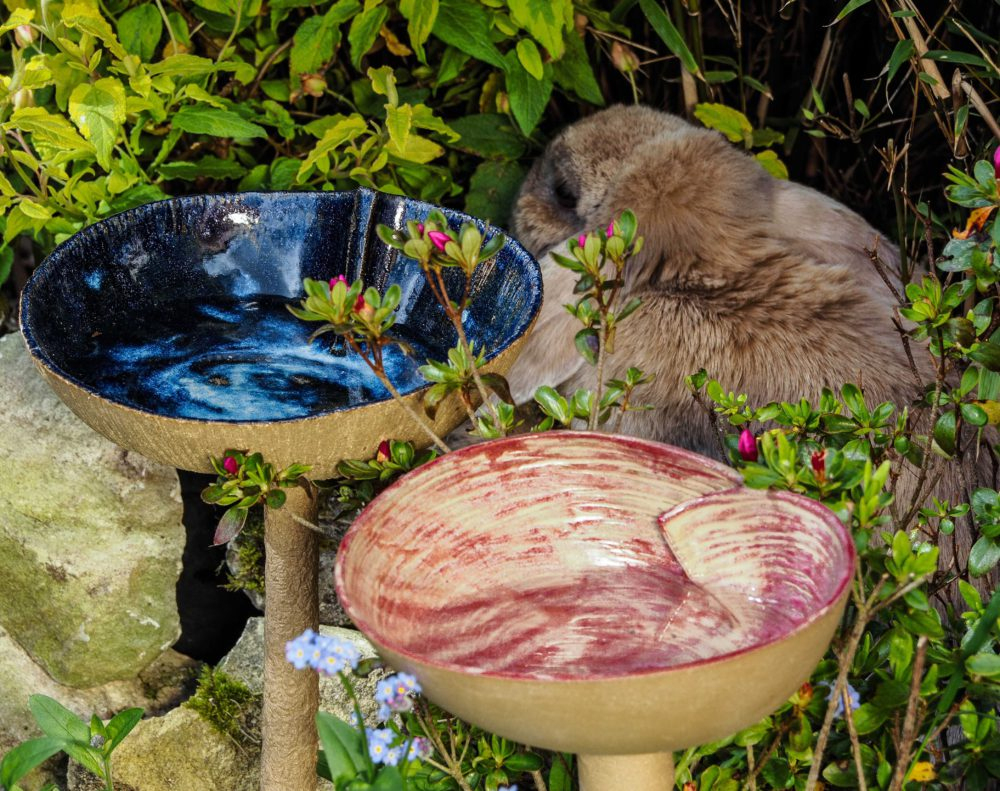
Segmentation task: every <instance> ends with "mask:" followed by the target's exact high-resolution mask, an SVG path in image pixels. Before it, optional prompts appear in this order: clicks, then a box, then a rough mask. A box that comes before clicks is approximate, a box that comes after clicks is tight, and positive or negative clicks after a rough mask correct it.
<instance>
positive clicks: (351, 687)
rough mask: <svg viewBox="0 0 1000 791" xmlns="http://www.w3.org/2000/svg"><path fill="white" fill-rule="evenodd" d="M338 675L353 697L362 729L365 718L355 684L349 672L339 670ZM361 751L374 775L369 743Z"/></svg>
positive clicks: (369, 770) (355, 712)
mask: <svg viewBox="0 0 1000 791" xmlns="http://www.w3.org/2000/svg"><path fill="white" fill-rule="evenodd" d="M337 675H338V676H339V677H340V685H341V686H342V687H343V688H344V690H345V691H346V692H347V694H348V696H349V697H350V699H351V705H352V706H353V707H354V716H355V717H357V718H358V728H359V729H362V728H364V722H365V720H364V717H362V716H361V704H360V703H359V702H358V696H357V693H356V692H355V691H354V684H352V683H351V680H350V679H349V678H348V677H347V674H346V673H345V672H344V671H343V670H341V671H338V672H337ZM361 752H362V753H364V756H365V766H366V767H367V769H368V773H369V776H374V774H375V763H374V761H372V757H371V753H369V752H368V748H367V745H366V746H365V749H364V750H362V751H361Z"/></svg>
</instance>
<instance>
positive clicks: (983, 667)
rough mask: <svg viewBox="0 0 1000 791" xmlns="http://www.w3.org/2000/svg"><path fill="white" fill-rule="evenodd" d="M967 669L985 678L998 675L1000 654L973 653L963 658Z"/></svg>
mask: <svg viewBox="0 0 1000 791" xmlns="http://www.w3.org/2000/svg"><path fill="white" fill-rule="evenodd" d="M965 667H966V669H968V671H969V672H970V673H972V674H974V675H977V676H986V677H987V678H998V677H1000V656H997V655H996V654H986V653H983V654H973V655H972V656H970V657H969V658H968V659H966V660H965Z"/></svg>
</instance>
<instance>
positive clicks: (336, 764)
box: [316, 711, 365, 786]
mask: <svg viewBox="0 0 1000 791" xmlns="http://www.w3.org/2000/svg"><path fill="white" fill-rule="evenodd" d="M316 728H317V730H318V731H319V742H320V746H321V747H322V748H323V754H324V756H325V757H326V763H327V766H328V767H329V769H330V775H331V776H332V777H333V778H334V780H335V781H336V780H340V781H348V782H349V781H351V780H353V779H354V778H355V777H356V776H357V774H358V772H359V771H361V770H362V769H363V768H364V767H365V760H364V757H363V755H362V752H361V750H362V749H364V746H363V744H362V742H361V735H360V734H359V733H358V732H357V731H356V730H355V729H354V728H352V727H351V726H350V725H348V724H347V723H346V722H344V721H343V720H340V719H338V718H337V717H335V716H333V715H332V714H328V713H326V712H325V711H321V712H318V713H317V714H316ZM337 785H338V786H339V785H340V783H338V784H337Z"/></svg>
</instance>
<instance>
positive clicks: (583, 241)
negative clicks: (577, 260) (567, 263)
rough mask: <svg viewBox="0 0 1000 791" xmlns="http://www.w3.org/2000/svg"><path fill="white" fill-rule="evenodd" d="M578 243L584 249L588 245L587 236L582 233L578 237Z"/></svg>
mask: <svg viewBox="0 0 1000 791" xmlns="http://www.w3.org/2000/svg"><path fill="white" fill-rule="evenodd" d="M576 243H577V244H578V245H580V247H583V246H584V245H585V244H587V234H585V233H581V234H580V235H579V236H578V237H576Z"/></svg>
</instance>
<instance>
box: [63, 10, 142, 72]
mask: <svg viewBox="0 0 1000 791" xmlns="http://www.w3.org/2000/svg"><path fill="white" fill-rule="evenodd" d="M60 18H61V19H62V23H63V24H64V25H65V26H66V27H68V28H72V29H74V30H79V31H80V32H81V33H89V34H90V35H92V36H93V37H94V38H96V39H99V40H100V41H101V42H102V43H103V44H104V46H105V47H107V48H108V49H109V50H111V53H112V54H113V55H114V56H115V57H116V58H118V59H119V60H121V59H123V58H124V57H125V56H126V55H127V54H128V53H127V52H126V51H125V48H124V47H123V46H122V45H121V43H120V42H119V41H118V37H117V36H116V35H115V32H114V31H113V30H112V29H111V25H109V24H108V22H107V20H106V19H105V18H104V17H103V16H101V12H100V10H99V9H98V8H97V4H96V3H86V2H75V3H67V4H66V5H64V6H63V10H62V14H61V15H60Z"/></svg>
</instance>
